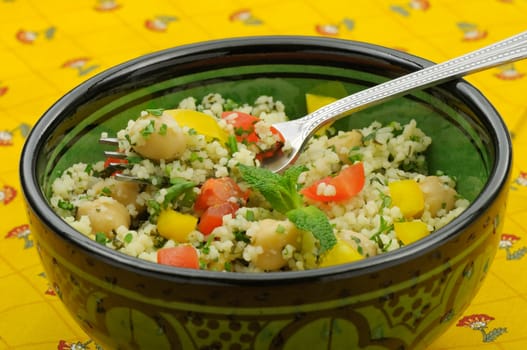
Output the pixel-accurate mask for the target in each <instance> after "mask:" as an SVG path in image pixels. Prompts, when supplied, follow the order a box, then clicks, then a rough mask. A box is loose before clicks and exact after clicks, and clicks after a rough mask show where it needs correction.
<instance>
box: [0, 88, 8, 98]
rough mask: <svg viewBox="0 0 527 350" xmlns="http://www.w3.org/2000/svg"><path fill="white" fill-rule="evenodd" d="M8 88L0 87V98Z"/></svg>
mask: <svg viewBox="0 0 527 350" xmlns="http://www.w3.org/2000/svg"><path fill="white" fill-rule="evenodd" d="M8 90H9V88H8V87H7V86H0V96H4V95H5V94H6V93H7V91H8Z"/></svg>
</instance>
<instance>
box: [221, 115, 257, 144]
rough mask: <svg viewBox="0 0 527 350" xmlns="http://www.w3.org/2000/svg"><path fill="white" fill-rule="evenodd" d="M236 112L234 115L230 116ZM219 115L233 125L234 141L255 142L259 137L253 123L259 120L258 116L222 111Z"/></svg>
mask: <svg viewBox="0 0 527 350" xmlns="http://www.w3.org/2000/svg"><path fill="white" fill-rule="evenodd" d="M233 114H236V117H230V116H231V115H233ZM221 117H222V118H223V119H225V120H226V121H227V123H229V124H231V125H232V126H233V127H234V133H235V135H236V141H238V142H247V143H256V142H258V140H259V138H258V135H257V134H256V132H255V131H254V124H256V123H258V122H259V121H260V118H258V117H255V116H253V115H250V114H247V113H243V112H223V113H222V115H221Z"/></svg>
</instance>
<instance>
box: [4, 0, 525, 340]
mask: <svg viewBox="0 0 527 350" xmlns="http://www.w3.org/2000/svg"><path fill="white" fill-rule="evenodd" d="M526 17H527V0H462V1H460V0H442V1H439V0H437V1H434V0H374V1H372V0H354V1H344V0H326V1H317V0H225V1H217V0H214V1H213V0H197V1H194V2H176V1H170V0H150V1H148V2H142V1H132V0H98V1H97V0H91V1H90V0H86V1H67V0H49V1H37V0H0V23H2V25H1V26H0V63H1V64H0V159H2V166H1V167H0V290H2V296H3V298H2V303H1V304H0V349H100V347H99V346H98V345H97V344H96V343H95V342H93V341H92V340H91V339H89V337H88V336H86V335H85V334H84V332H83V331H82V330H81V329H80V328H79V327H78V326H77V324H76V323H75V321H74V319H73V317H72V316H71V315H69V314H68V313H67V312H66V311H65V310H64V308H63V306H62V304H61V303H60V300H59V297H58V295H57V293H59V292H60V291H56V290H55V289H54V287H53V286H52V285H50V284H49V282H48V281H47V279H46V276H45V274H44V272H43V269H42V267H41V265H40V262H39V260H38V256H37V252H36V248H35V246H34V244H33V240H32V237H31V232H30V230H29V226H28V222H27V218H26V215H25V208H24V205H23V201H22V198H21V189H20V185H19V180H18V179H19V173H18V159H19V156H20V152H21V150H22V147H23V143H24V140H25V137H26V136H27V134H28V132H29V130H30V128H31V126H32V125H33V124H34V123H35V122H36V121H37V119H38V118H39V116H40V115H41V114H42V113H43V112H44V111H45V110H46V109H47V108H48V107H49V106H50V105H51V104H52V103H53V102H54V101H56V100H57V99H58V98H59V97H60V96H61V95H63V94H64V93H66V92H67V91H68V90H70V89H71V88H73V87H74V86H76V85H77V84H79V83H81V82H82V81H84V80H86V79H88V78H89V77H91V76H93V75H94V74H96V73H98V72H101V71H102V70H104V69H107V68H109V67H111V66H112V65H115V64H117V63H120V62H123V61H125V60H128V59H131V58H134V57H136V56H139V55H142V54H146V53H149V52H152V51H156V50H160V49H164V48H167V47H172V46H176V45H182V44H187V43H193V42H198V41H204V40H210V39H217V38H225V37H239V36H251V35H267V34H300V35H315V36H328V37H337V38H342V39H352V40H359V41H366V42H371V43H375V44H379V45H384V46H388V47H391V48H396V49H399V50H404V51H407V52H409V53H413V54H416V55H420V56H423V57H425V58H427V59H430V60H432V61H442V60H445V59H447V58H450V57H453V56H456V55H459V54H462V53H464V52H468V51H470V50H473V49H476V48H478V47H481V46H484V45H486V44H489V43H490V42H492V41H496V40H499V39H502V38H504V37H507V36H510V35H512V34H514V33H516V32H520V31H523V30H525V29H526V27H527V26H526V23H527V22H526V21H525V18H526ZM526 73H527V62H525V61H524V62H516V63H514V64H508V65H504V66H501V67H498V68H495V69H491V70H489V71H486V72H481V73H478V74H475V75H473V76H470V77H468V78H467V79H468V80H469V81H470V82H472V83H473V84H474V85H476V86H477V87H478V88H479V89H480V90H481V91H482V92H483V93H484V94H485V95H486V96H487V97H488V98H489V100H490V101H491V102H492V103H493V104H494V105H495V106H496V108H497V109H498V111H499V112H500V113H501V114H502V116H503V117H504V119H505V122H506V123H507V125H508V127H509V129H510V131H511V135H512V137H513V144H514V151H515V153H514V168H513V179H512V181H511V185H510V186H511V193H510V199H509V203H508V211H507V217H506V219H505V224H504V232H503V233H502V235H501V240H500V245H499V248H500V249H499V250H498V254H497V257H496V260H495V262H494V263H493V264H492V266H491V267H490V270H489V274H488V277H487V280H486V281H485V283H484V285H483V287H482V289H481V291H480V292H479V293H478V295H477V297H476V299H475V300H474V301H473V303H472V304H471V305H470V306H469V307H468V309H467V310H466V312H465V314H464V315H463V317H462V318H460V319H458V320H455V322H454V325H453V326H452V327H451V328H450V329H449V330H448V331H447V333H446V334H444V335H443V336H442V337H441V338H439V339H438V340H437V341H436V342H435V343H434V344H433V345H432V346H431V347H430V349H433V350H444V349H480V348H481V347H482V346H485V348H488V349H507V350H510V349H525V348H526V347H527V332H526V330H527V327H526V326H525V323H524V319H525V310H527V274H526V273H525V271H527V222H526V221H525V220H524V218H525V217H526V215H527V156H526V151H527V100H526V99H525V91H527V77H526V76H525V75H526ZM444 317H449V315H445V316H444ZM450 317H451V315H450Z"/></svg>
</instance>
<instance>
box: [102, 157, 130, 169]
mask: <svg viewBox="0 0 527 350" xmlns="http://www.w3.org/2000/svg"><path fill="white" fill-rule="evenodd" d="M112 163H118V164H128V160H127V159H123V158H114V157H108V158H106V160H105V161H104V167H105V168H107V167H109V166H110V164H112Z"/></svg>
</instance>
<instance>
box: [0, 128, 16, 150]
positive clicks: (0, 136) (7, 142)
mask: <svg viewBox="0 0 527 350" xmlns="http://www.w3.org/2000/svg"><path fill="white" fill-rule="evenodd" d="M12 145H13V133H12V132H11V131H9V130H0V146H12Z"/></svg>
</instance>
